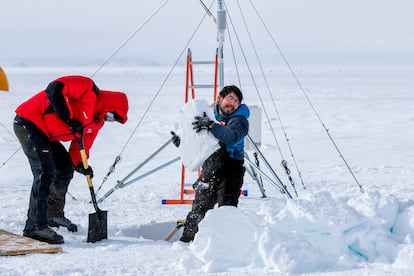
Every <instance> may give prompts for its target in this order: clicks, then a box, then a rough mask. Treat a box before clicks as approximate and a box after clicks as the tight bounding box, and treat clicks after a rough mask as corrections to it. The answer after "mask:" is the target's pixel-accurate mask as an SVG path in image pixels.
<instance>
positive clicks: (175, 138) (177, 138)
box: [171, 131, 181, 148]
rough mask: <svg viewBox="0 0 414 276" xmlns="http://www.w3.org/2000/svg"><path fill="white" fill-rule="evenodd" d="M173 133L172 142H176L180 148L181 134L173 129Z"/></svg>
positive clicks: (175, 144)
mask: <svg viewBox="0 0 414 276" xmlns="http://www.w3.org/2000/svg"><path fill="white" fill-rule="evenodd" d="M171 135H172V137H171V142H172V143H173V144H174V146H176V147H177V148H178V147H179V146H180V142H181V139H180V136H178V135H177V134H175V132H174V131H171Z"/></svg>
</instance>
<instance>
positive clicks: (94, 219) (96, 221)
mask: <svg viewBox="0 0 414 276" xmlns="http://www.w3.org/2000/svg"><path fill="white" fill-rule="evenodd" d="M107 215H108V212H107V211H102V210H99V211H98V212H96V213H92V214H89V228H88V239H87V242H97V241H100V240H103V239H107V238H108V224H107Z"/></svg>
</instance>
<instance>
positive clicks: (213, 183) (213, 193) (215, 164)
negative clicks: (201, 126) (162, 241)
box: [180, 149, 227, 242]
mask: <svg viewBox="0 0 414 276" xmlns="http://www.w3.org/2000/svg"><path fill="white" fill-rule="evenodd" d="M226 156H227V153H226V152H225V150H223V149H219V150H217V151H216V152H215V153H213V154H212V155H211V156H210V157H209V158H208V159H207V160H206V161H205V162H204V164H203V166H202V170H201V175H200V177H199V178H198V179H197V181H196V182H195V183H194V185H193V188H194V190H195V198H194V201H193V204H192V207H191V211H190V212H189V213H188V215H187V218H186V222H185V224H184V230H183V235H182V237H181V239H180V240H182V241H187V242H188V241H192V240H193V239H194V237H195V234H196V233H197V232H198V224H199V223H200V221H201V220H202V219H203V218H204V216H205V215H206V213H207V211H208V210H210V209H213V208H214V205H215V204H216V202H217V187H218V185H219V183H220V182H221V181H222V179H223V176H222V175H223V170H222V168H223V166H224V162H225V160H226Z"/></svg>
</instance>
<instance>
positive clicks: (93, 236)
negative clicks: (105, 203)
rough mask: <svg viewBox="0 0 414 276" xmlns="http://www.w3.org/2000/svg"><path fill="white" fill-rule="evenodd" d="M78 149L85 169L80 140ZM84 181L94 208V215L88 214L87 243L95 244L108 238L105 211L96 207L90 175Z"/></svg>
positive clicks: (83, 153)
mask: <svg viewBox="0 0 414 276" xmlns="http://www.w3.org/2000/svg"><path fill="white" fill-rule="evenodd" d="M76 140H77V141H78V143H79V147H80V155H81V157H82V164H83V168H84V169H87V168H88V167H89V165H88V159H87V157H86V151H85V148H84V147H83V143H82V141H81V140H79V139H76ZM86 180H87V181H88V186H89V191H90V192H91V197H92V203H93V207H94V208H95V211H96V213H93V214H89V227H88V239H87V242H96V241H100V240H103V239H107V238H108V230H107V229H108V226H107V217H108V216H107V215H108V212H107V211H102V210H101V209H99V207H98V203H97V202H96V196H95V190H94V189H93V184H92V179H91V176H90V175H86Z"/></svg>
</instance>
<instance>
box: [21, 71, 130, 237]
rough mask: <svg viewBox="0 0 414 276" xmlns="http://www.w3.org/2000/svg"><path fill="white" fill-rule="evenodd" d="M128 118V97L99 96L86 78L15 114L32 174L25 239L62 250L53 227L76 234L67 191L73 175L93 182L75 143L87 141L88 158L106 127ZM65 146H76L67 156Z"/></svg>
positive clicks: (65, 81)
mask: <svg viewBox="0 0 414 276" xmlns="http://www.w3.org/2000/svg"><path fill="white" fill-rule="evenodd" d="M127 112H128V100H127V97H126V95H125V94H124V93H122V92H112V91H104V90H99V89H98V87H97V86H96V85H95V83H94V82H93V81H92V80H91V79H90V78H87V77H83V76H66V77H61V78H58V79H56V80H54V81H52V82H51V83H50V84H49V85H48V87H47V88H46V89H45V90H43V91H40V92H39V93H37V94H36V95H34V96H33V97H31V98H30V99H28V100H27V101H25V102H24V103H22V104H20V105H19V106H18V107H17V108H16V117H15V119H14V132H15V133H16V136H17V138H18V139H19V141H20V143H21V145H22V148H23V151H24V153H25V154H26V156H27V158H28V160H29V163H30V167H31V170H32V173H33V184H32V190H31V194H30V202H29V210H28V212H27V220H26V225H25V228H24V230H23V235H24V236H27V237H31V238H34V239H37V240H41V241H45V242H48V243H55V244H59V243H63V242H64V241H63V237H62V236H61V235H59V234H57V233H56V232H55V231H54V230H53V229H52V228H50V227H49V226H52V227H56V226H64V227H67V228H68V230H69V231H72V232H75V231H77V226H76V225H75V224H73V223H72V222H71V221H70V220H69V219H67V218H66V217H65V216H64V212H63V209H64V206H65V196H66V193H67V189H68V185H69V183H70V181H71V179H72V178H73V172H74V170H76V171H77V172H79V173H82V174H85V175H90V176H91V177H92V176H93V171H92V168H91V167H88V168H87V169H84V167H83V165H82V162H81V161H82V158H81V156H80V145H79V144H78V142H77V139H79V138H83V146H84V148H85V151H86V154H87V156H89V149H90V148H91V146H92V144H93V141H94V140H95V138H96V135H97V134H98V131H99V129H100V128H102V126H103V125H104V121H118V122H120V123H125V122H126V121H127ZM74 137H76V138H77V139H75V138H74ZM61 141H64V142H67V141H71V142H72V143H71V144H70V147H69V150H66V148H65V147H64V145H63V144H62V143H61Z"/></svg>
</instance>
